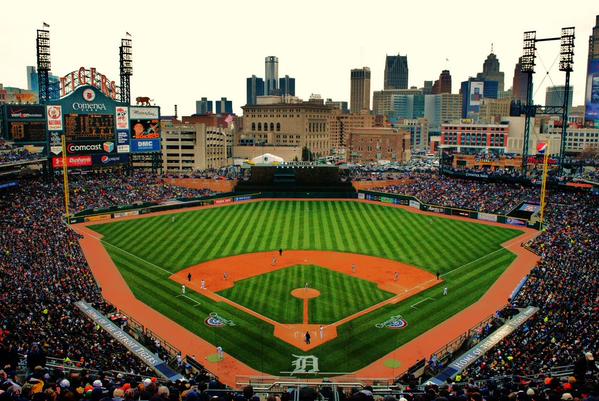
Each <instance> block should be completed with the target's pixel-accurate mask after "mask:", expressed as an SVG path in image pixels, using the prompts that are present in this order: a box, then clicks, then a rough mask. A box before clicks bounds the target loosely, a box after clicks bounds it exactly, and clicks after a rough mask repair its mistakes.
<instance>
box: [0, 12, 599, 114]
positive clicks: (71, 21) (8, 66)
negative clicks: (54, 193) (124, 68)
mask: <svg viewBox="0 0 599 401" xmlns="http://www.w3.org/2000/svg"><path fill="white" fill-rule="evenodd" d="M2 14H3V15H2V22H1V23H0V83H3V84H4V85H5V86H17V87H26V84H27V81H26V74H25V66H26V65H35V34H36V32H35V31H36V29H38V28H41V25H42V21H45V22H47V23H48V24H50V31H51V46H52V73H53V74H55V75H66V74H67V73H69V72H70V71H72V70H75V69H77V68H79V67H80V66H85V67H90V66H93V67H96V68H97V69H98V71H100V72H102V73H104V74H106V75H108V77H109V78H111V79H114V80H115V81H117V83H118V46H119V44H120V39H121V38H122V37H124V35H125V32H130V33H131V34H132V35H133V74H134V75H133V77H132V97H133V98H135V97H136V96H149V97H151V98H152V99H155V102H156V104H158V105H160V106H162V114H165V115H166V114H172V112H173V105H175V104H177V105H178V106H179V115H181V114H191V113H193V112H194V111H195V100H196V99H199V98H200V97H202V96H204V97H208V98H209V99H219V98H220V97H224V96H226V97H227V98H229V99H232V100H233V107H234V109H235V111H236V112H237V113H241V109H240V107H241V106H242V105H243V104H245V99H246V93H245V89H246V86H245V79H246V77H249V76H251V75H252V74H255V75H257V76H261V77H263V76H264V57H265V56H270V55H273V56H277V57H278V58H279V76H283V75H285V74H288V75H290V76H292V77H295V78H296V95H297V96H299V97H302V98H304V99H307V98H308V97H309V96H310V94H312V93H318V94H320V95H321V96H322V97H323V98H333V99H335V100H347V101H349V87H350V79H349V76H350V69H351V68H355V67H361V66H368V67H370V69H371V71H372V81H371V90H373V91H374V90H380V89H382V87H383V71H384V61H385V54H397V53H400V54H402V55H405V54H407V55H408V64H409V85H410V86H412V85H414V86H418V87H421V86H422V84H423V81H424V80H434V79H437V78H438V76H439V73H440V72H441V70H442V69H444V68H449V69H450V71H451V75H452V78H453V92H455V93H457V91H458V90H459V82H460V81H463V80H466V79H467V78H468V77H469V76H473V75H475V74H476V73H477V72H479V71H482V64H483V61H484V60H485V58H486V56H487V55H488V54H489V52H490V49H491V43H493V45H494V52H495V54H497V56H498V58H499V61H500V63H501V70H502V71H504V72H505V82H506V84H505V87H506V89H507V88H509V87H510V86H511V83H512V77H513V73H514V64H515V63H516V61H517V59H518V57H519V56H520V55H521V53H522V33H523V32H524V31H526V30H536V31H537V37H549V36H559V34H560V28H561V27H567V26H574V27H576V42H575V43H576V49H575V52H576V55H575V64H574V73H573V75H572V80H571V82H572V84H573V86H574V105H578V104H582V102H583V98H584V79H585V74H586V61H587V53H588V38H589V35H590V33H591V29H592V27H593V25H594V23H595V15H596V14H599V2H598V1H596V0H569V1H555V0H528V1H525V0H501V1H497V0H495V1H492V2H489V1H485V0H478V1H470V0H468V1H466V0H453V1H447V0H438V1H432V0H418V1H400V0H389V1H379V0H368V1H366V0H361V1H354V0H344V1H341V0H339V1H338V0H334V1H333V0H301V1H286V0H278V1H276V0H275V1H270V0H264V1H262V0H253V1H248V0H227V1H211V2H207V1H180V0H170V1H154V0H146V1H143V2H141V1H126V0H119V1H114V0H105V1H102V2H100V3H89V2H81V1H56V2H47V1H41V0H30V1H27V2H25V3H23V4H22V6H16V5H8V6H5V7H3V13H2ZM558 53H559V44H558V42H547V43H540V44H539V56H540V57H539V59H538V62H537V74H535V100H536V101H537V102H541V103H544V99H545V87H546V85H547V84H549V85H552V84H556V85H560V84H563V81H564V74H563V73H561V72H559V71H558V69H557V65H558V61H557V56H558ZM446 59H449V62H446ZM554 62H555V64H554ZM552 64H553V65H554V66H553V68H550V66H551V65H552ZM546 69H549V70H550V74H549V76H548V77H546V78H545V79H544V82H543V83H542V84H541V81H542V80H543V77H544V76H545V75H547V74H546Z"/></svg>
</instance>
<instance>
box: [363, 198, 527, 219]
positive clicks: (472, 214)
mask: <svg viewBox="0 0 599 401" xmlns="http://www.w3.org/2000/svg"><path fill="white" fill-rule="evenodd" d="M358 199H366V200H370V201H375V202H381V203H392V204H394V205H403V206H409V207H413V208H414V209H418V210H423V211H426V212H435V213H441V214H446V215H449V216H462V217H468V218H470V219H474V220H483V221H491V222H497V223H503V224H510V225H513V226H520V227H535V225H534V224H530V223H529V221H528V220H526V219H520V218H516V217H510V216H505V215H500V214H493V213H483V212H478V211H476V210H469V209H460V208H454V207H448V206H439V205H431V204H427V203H424V202H422V201H421V200H420V199H418V198H416V197H415V196H409V195H400V194H390V193H386V192H375V191H359V192H358Z"/></svg>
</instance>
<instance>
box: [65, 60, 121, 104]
mask: <svg viewBox="0 0 599 401" xmlns="http://www.w3.org/2000/svg"><path fill="white" fill-rule="evenodd" d="M84 85H91V86H94V87H96V88H97V89H98V90H99V91H100V92H102V93H103V94H105V95H106V96H108V97H109V98H111V99H113V100H116V98H117V95H118V87H117V86H116V83H115V81H111V80H109V79H108V78H107V77H106V75H104V74H101V73H99V72H98V71H96V69H95V68H94V67H91V68H90V69H86V68H85V67H81V68H79V70H77V71H73V72H71V73H70V74H67V75H65V76H64V77H61V78H60V97H61V98H63V97H65V96H68V95H70V94H71V93H73V92H74V91H75V89H77V88H78V87H80V86H84Z"/></svg>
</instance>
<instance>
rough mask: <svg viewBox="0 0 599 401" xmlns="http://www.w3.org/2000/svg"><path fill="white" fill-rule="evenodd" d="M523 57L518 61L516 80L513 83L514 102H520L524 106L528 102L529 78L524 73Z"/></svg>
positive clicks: (515, 72)
mask: <svg viewBox="0 0 599 401" xmlns="http://www.w3.org/2000/svg"><path fill="white" fill-rule="evenodd" d="M521 63H522V57H520V58H519V59H518V62H517V63H516V66H515V67H514V80H513V82H512V97H513V98H514V100H517V101H520V102H521V103H522V104H526V103H527V102H528V99H527V96H528V93H527V86H528V77H527V76H526V74H525V73H523V72H522V64H521Z"/></svg>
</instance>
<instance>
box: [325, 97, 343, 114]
mask: <svg viewBox="0 0 599 401" xmlns="http://www.w3.org/2000/svg"><path fill="white" fill-rule="evenodd" d="M324 104H325V106H330V107H332V108H334V109H339V110H341V112H342V113H349V105H348V104H347V102H344V101H342V100H333V99H327V100H326V102H325V103H324Z"/></svg>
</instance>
